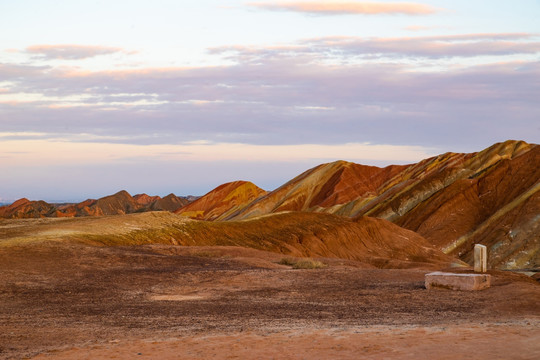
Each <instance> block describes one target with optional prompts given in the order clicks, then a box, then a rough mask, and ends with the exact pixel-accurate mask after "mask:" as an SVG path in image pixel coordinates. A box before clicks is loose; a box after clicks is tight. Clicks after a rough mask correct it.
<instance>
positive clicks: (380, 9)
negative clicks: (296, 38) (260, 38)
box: [248, 1, 438, 15]
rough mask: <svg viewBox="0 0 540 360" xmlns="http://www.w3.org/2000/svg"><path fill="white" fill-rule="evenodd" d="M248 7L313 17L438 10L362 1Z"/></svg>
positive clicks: (309, 2) (399, 3)
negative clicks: (311, 15) (304, 14)
mask: <svg viewBox="0 0 540 360" xmlns="http://www.w3.org/2000/svg"><path fill="white" fill-rule="evenodd" d="M248 5H249V6H252V7H256V8H260V9H265V10H272V11H293V12H299V13H307V14H314V15H347V14H362V15H380V14H392V15H395V14H400V15H428V14H433V13H435V12H437V11H438V9H436V8H434V7H432V6H429V5H424V4H419V3H403V2H396V3H380V2H364V1H304V2H300V1H290V2H275V1H274V2H252V3H249V4H248Z"/></svg>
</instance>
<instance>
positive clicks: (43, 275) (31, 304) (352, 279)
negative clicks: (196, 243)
mask: <svg viewBox="0 0 540 360" xmlns="http://www.w3.org/2000/svg"><path fill="white" fill-rule="evenodd" d="M281 258H283V255H280V254H274V253H269V252H264V251H258V250H253V249H245V248H239V247H183V246H173V245H142V246H115V247H99V246H91V245H87V244H75V243H66V242H58V241H56V242H55V241H51V242H48V241H45V242H40V243H27V244H21V245H10V246H4V247H2V246H0V304H1V306H0V358H2V359H139V358H140V359H209V358H215V359H359V358H365V359H413V358H414V359H417V358H431V359H459V358H470V357H471V356H473V357H474V358H475V359H538V358H540V305H539V299H540V285H539V284H538V283H537V282H536V281H534V280H532V279H530V278H528V277H526V276H523V275H519V274H514V273H509V272H501V271H491V274H492V275H493V277H494V281H493V286H492V287H491V288H490V289H487V290H483V291H476V292H461V291H450V290H426V289H425V288H424V275H425V273H426V272H428V271H430V270H427V269H395V270H389V269H375V268H371V267H369V266H366V265H365V264H361V263H357V262H354V261H344V260H339V259H321V260H322V261H323V262H324V263H326V264H327V267H325V268H322V269H305V270H297V269H292V268H291V267H290V266H285V265H279V264H277V262H278V261H279V260H280V259H281ZM462 271H467V270H462Z"/></svg>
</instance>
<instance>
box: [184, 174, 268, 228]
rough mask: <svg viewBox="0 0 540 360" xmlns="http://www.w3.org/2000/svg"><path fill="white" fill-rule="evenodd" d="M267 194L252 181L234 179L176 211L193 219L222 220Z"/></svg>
mask: <svg viewBox="0 0 540 360" xmlns="http://www.w3.org/2000/svg"><path fill="white" fill-rule="evenodd" d="M265 194H266V191H264V190H262V189H261V188H259V187H257V186H255V185H254V184H253V183H251V182H247V181H234V182H230V183H226V184H223V185H220V186H218V187H217V188H215V189H213V190H212V191H210V192H208V193H207V194H206V195H204V196H201V197H200V198H198V199H197V200H195V201H193V202H192V203H190V204H188V205H186V206H184V207H182V208H180V209H178V210H176V211H175V212H176V213H177V214H180V215H184V216H187V217H190V218H193V219H200V220H222V219H226V218H228V217H230V216H232V214H235V213H238V212H239V211H241V210H242V209H244V208H245V207H246V206H247V205H248V204H250V203H252V202H253V201H254V200H256V199H258V198H260V197H261V196H263V195H265Z"/></svg>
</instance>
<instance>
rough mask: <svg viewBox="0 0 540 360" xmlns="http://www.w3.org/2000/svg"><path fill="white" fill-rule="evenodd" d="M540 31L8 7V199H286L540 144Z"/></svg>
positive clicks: (363, 6)
mask: <svg viewBox="0 0 540 360" xmlns="http://www.w3.org/2000/svg"><path fill="white" fill-rule="evenodd" d="M344 8H345V10H344V11H342V10H343V9H344ZM336 12H338V13H336ZM539 15H540V1H538V0H535V1H533V0H519V1H514V2H510V1H475V0H469V1H461V0H459V1H371V2H362V1H345V2H343V1H217V0H214V1H210V0H198V1H172V0H171V1H162V0H154V1H133V0H131V1H119V0H116V1H76V0H69V1H67V0H66V1H38V0H34V1H27V0H19V1H0V20H1V21H0V168H1V169H2V172H1V174H0V199H2V198H3V199H7V200H11V199H15V198H19V197H23V196H26V197H29V198H34V199H46V200H50V199H84V198H86V197H99V196H104V195H107V194H110V193H112V192H116V191H118V190H120V189H126V190H128V191H130V192H131V193H137V192H146V193H149V194H157V195H166V194H167V193H169V192H175V193H176V194H179V195H182V194H184V195H186V194H202V193H205V192H207V191H209V190H210V189H212V188H213V187H215V186H217V185H219V184H221V183H223V182H227V181H233V180H237V179H244V180H250V181H253V182H255V183H256V184H257V185H259V186H261V187H263V188H266V189H270V190H271V189H273V188H275V187H277V186H279V185H281V184H282V183H283V182H285V181H287V180H289V179H290V178H292V177H294V176H295V175H297V174H298V173H300V172H302V171H303V170H306V169H307V168H308V167H311V166H315V165H317V164H319V163H322V162H328V161H333V160H337V159H344V160H350V161H355V162H359V163H365V164H374V165H379V166H383V165H387V164H392V163H410V162H415V161H418V160H420V159H422V158H424V157H427V156H431V155H434V154H438V153H443V152H446V151H464V152H465V151H467V152H469V151H477V150H481V149H483V148H484V147H487V146H489V145H491V144H493V143H495V142H498V141H504V140H506V139H511V138H512V139H522V140H525V141H528V142H534V143H538V142H540V125H539V120H538V119H539V116H540V106H539V105H538V103H539V101H538V94H539V93H540V23H539V22H538V18H539ZM141 168H142V169H151V171H140V170H141ZM96 179H99V181H96Z"/></svg>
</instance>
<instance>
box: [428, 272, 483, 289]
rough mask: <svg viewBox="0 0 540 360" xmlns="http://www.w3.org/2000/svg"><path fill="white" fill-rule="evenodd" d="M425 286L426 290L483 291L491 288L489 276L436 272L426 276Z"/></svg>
mask: <svg viewBox="0 0 540 360" xmlns="http://www.w3.org/2000/svg"><path fill="white" fill-rule="evenodd" d="M425 284H426V289H450V290H483V289H487V288H489V287H490V286H491V275H489V274H455V273H445V272H440V271H436V272H432V273H429V274H426V277H425Z"/></svg>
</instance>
